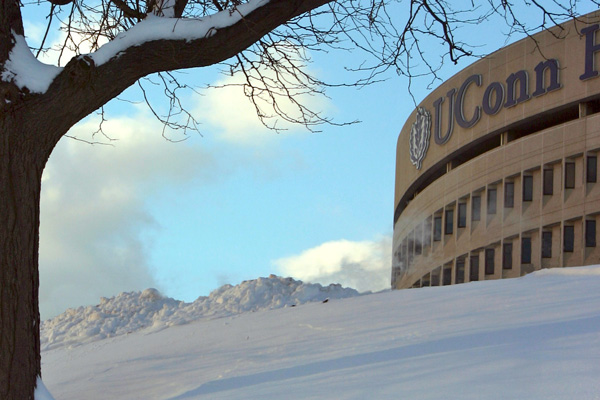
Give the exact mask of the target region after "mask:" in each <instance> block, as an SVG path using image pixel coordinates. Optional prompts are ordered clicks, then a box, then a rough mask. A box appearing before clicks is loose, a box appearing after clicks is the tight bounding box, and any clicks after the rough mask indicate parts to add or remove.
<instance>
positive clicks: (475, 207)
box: [471, 195, 481, 221]
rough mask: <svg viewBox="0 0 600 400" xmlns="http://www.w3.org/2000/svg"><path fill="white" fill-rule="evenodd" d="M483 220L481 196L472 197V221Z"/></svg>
mask: <svg viewBox="0 0 600 400" xmlns="http://www.w3.org/2000/svg"><path fill="white" fill-rule="evenodd" d="M480 220H481V196H480V195H474V196H473V197H471V221H480Z"/></svg>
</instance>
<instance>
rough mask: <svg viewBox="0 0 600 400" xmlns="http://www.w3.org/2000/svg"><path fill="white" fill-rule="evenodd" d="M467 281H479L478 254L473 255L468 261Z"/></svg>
mask: <svg viewBox="0 0 600 400" xmlns="http://www.w3.org/2000/svg"><path fill="white" fill-rule="evenodd" d="M469 264H470V265H469V280H470V281H471V282H474V281H478V280H479V254H474V255H472V256H471V257H470V259H469Z"/></svg>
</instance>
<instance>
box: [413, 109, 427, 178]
mask: <svg viewBox="0 0 600 400" xmlns="http://www.w3.org/2000/svg"><path fill="white" fill-rule="evenodd" d="M430 136H431V114H430V113H429V111H427V110H426V109H424V108H423V107H417V118H416V120H415V122H414V123H413V124H412V127H411V128H410V138H409V139H408V144H409V152H410V162H411V163H412V164H413V165H414V166H415V167H417V169H421V164H422V163H423V159H425V155H426V154H427V149H428V148H429V138H430Z"/></svg>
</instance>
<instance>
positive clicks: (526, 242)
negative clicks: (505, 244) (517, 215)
mask: <svg viewBox="0 0 600 400" xmlns="http://www.w3.org/2000/svg"><path fill="white" fill-rule="evenodd" d="M521 264H531V238H530V237H523V238H521Z"/></svg>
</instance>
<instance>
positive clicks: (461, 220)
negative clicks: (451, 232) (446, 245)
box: [456, 203, 467, 228]
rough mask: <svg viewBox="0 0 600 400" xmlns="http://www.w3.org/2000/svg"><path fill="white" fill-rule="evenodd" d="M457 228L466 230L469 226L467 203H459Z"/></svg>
mask: <svg viewBox="0 0 600 400" xmlns="http://www.w3.org/2000/svg"><path fill="white" fill-rule="evenodd" d="M456 226H458V227H459V228H464V227H466V226H467V203H458V220H457V221H456Z"/></svg>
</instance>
